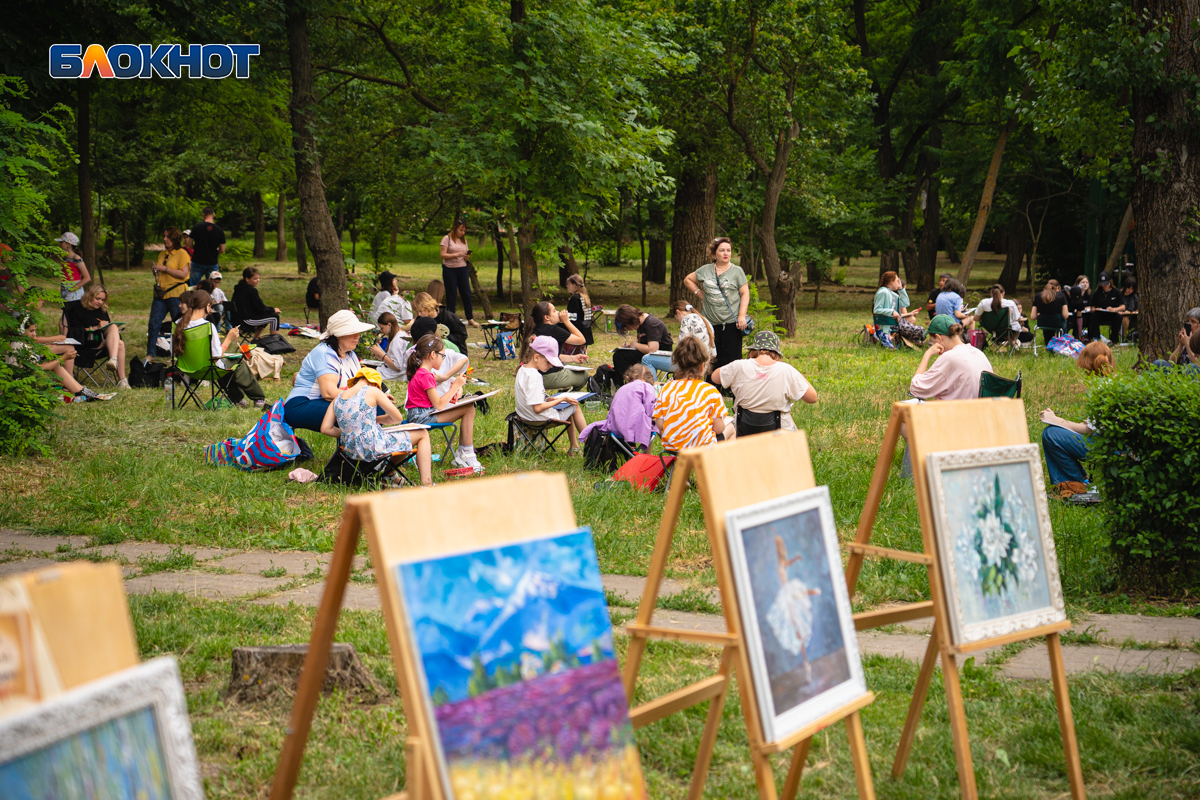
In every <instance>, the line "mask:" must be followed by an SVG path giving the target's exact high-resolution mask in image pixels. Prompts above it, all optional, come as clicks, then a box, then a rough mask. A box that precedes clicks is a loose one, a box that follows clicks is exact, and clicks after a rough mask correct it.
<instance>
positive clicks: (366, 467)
mask: <svg viewBox="0 0 1200 800" xmlns="http://www.w3.org/2000/svg"><path fill="white" fill-rule="evenodd" d="M416 455H417V452H416V451H415V450H410V451H401V452H398V453H392V454H391V455H390V456H385V457H384V458H376V459H372V460H369V461H358V460H355V459H353V458H350V456H348V455H346V448H345V447H344V446H342V445H341V444H339V445H338V447H337V450H336V451H334V454H333V455H332V456H331V457H330V459H329V461H328V463H326V464H325V469H323V470H321V477H320V480H321V481H323V482H325V483H340V484H342V485H344V486H354V487H358V486H366V487H367V488H369V489H378V488H380V487H382V486H383V485H384V484H386V483H388V482H389V481H390V480H391V479H392V478H395V479H397V480H398V481H399V482H400V483H401V484H404V485H406V486H415V485H416V484H414V483H413V481H412V478H410V477H409V476H408V475H406V474H405V473H404V470H403V467H404V466H405V465H406V464H408V463H409V462H411V461H412V460H413V459H414V458H415V457H416Z"/></svg>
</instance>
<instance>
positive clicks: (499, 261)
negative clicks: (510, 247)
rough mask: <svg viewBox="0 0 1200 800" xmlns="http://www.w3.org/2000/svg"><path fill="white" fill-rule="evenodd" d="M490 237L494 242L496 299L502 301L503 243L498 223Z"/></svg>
mask: <svg viewBox="0 0 1200 800" xmlns="http://www.w3.org/2000/svg"><path fill="white" fill-rule="evenodd" d="M492 237H493V238H495V240H496V299H497V300H503V299H504V259H505V256H506V254H505V251H504V242H503V240H501V238H500V223H499V222H497V223H496V227H495V228H493V229H492Z"/></svg>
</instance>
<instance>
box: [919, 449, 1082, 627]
mask: <svg viewBox="0 0 1200 800" xmlns="http://www.w3.org/2000/svg"><path fill="white" fill-rule="evenodd" d="M928 467H929V468H928V476H929V492H930V500H931V506H932V510H933V517H934V529H935V534H936V536H935V539H936V545H937V558H938V565H939V566H940V568H941V572H942V586H943V587H944V591H945V594H946V607H947V611H948V614H947V616H948V617H949V626H948V627H949V636H950V642H951V643H952V644H954V645H963V644H973V643H976V642H981V641H986V640H988V639H993V638H997V637H1000V636H1007V635H1010V634H1013V633H1019V632H1020V631H1025V630H1032V629H1035V628H1039V627H1041V626H1044V625H1049V624H1052V623H1055V622H1061V621H1064V620H1066V618H1067V615H1066V608H1065V605H1064V603H1063V593H1062V583H1061V581H1060V579H1059V574H1058V556H1057V553H1056V551H1055V547H1054V534H1053V531H1052V530H1051V527H1050V510H1049V506H1048V503H1047V501H1046V488H1045V487H1046V484H1045V479H1044V478H1043V476H1042V459H1041V453H1040V452H1039V449H1038V446H1037V445H1036V444H1026V445H1010V446H1006V447H985V448H980V449H976V450H961V451H952V452H942V453H930V454H929V456H928ZM997 487H998V488H997ZM997 493H998V494H999V497H998V498H997Z"/></svg>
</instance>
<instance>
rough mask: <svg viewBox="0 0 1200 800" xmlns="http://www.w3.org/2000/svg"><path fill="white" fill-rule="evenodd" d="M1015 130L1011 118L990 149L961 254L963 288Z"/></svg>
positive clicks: (1014, 121) (968, 277) (960, 277)
mask: <svg viewBox="0 0 1200 800" xmlns="http://www.w3.org/2000/svg"><path fill="white" fill-rule="evenodd" d="M1016 128H1017V119H1016V118H1013V119H1010V120H1009V121H1008V123H1007V124H1006V125H1005V126H1004V127H1003V128H1002V129H1001V130H1000V136H999V137H998V138H997V139H996V146H995V148H993V149H992V163H991V164H989V165H988V171H987V178H985V179H984V181H983V194H982V195H980V197H979V213H978V214H976V215H975V226H974V227H973V228H971V238H970V240H969V241H968V242H967V251H966V252H965V253H963V259H962V264H961V265H960V266H959V268H958V279H959V281H961V282H962V284H963V286H966V285H967V281H968V280H969V279H970V277H971V268H972V267H973V266H975V255H976V253H978V252H979V243H980V242H981V241H983V231H984V229H985V228H987V221H988V215H989V214H990V213H991V211H992V197H993V196H994V195H995V194H996V179H997V178H998V177H999V176H1000V164H1001V163H1002V162H1003V161H1004V148H1005V147H1007V146H1008V137H1010V136H1012V132H1013V131H1014V130H1016Z"/></svg>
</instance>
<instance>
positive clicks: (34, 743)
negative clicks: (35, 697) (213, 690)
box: [0, 656, 204, 800]
mask: <svg viewBox="0 0 1200 800" xmlns="http://www.w3.org/2000/svg"><path fill="white" fill-rule="evenodd" d="M150 720H152V722H150ZM118 725H120V726H124V727H123V728H122V729H121V731H120V732H119V733H113V731H114V730H116V728H115V727H114V726H118ZM131 731H132V732H133V733H137V734H142V735H141V736H140V737H139V738H122V739H121V741H122V744H124V745H125V747H124V748H123V752H122V757H135V756H137V755H138V754H135V753H133V752H132V751H133V750H134V749H136V746H137V745H138V744H143V745H148V746H149V747H150V748H151V752H149V753H145V754H140V755H144V756H146V757H147V759H148V760H147V761H145V762H139V763H130V764H128V765H122V767H124V768H127V770H128V772H129V773H131V774H132V773H137V774H138V775H139V777H140V778H145V777H146V776H145V775H144V772H145V770H144V769H142V770H139V768H138V767H139V764H142V765H143V766H144V765H145V764H148V763H150V762H154V761H157V762H159V763H158V764H155V765H154V766H155V767H159V766H161V771H159V772H157V773H155V774H153V776H152V778H151V780H150V782H151V784H152V785H151V786H150V787H149V790H148V791H147V796H148V797H150V798H151V800H154V798H156V797H160V796H162V795H163V794H164V793H165V798H164V800H204V787H203V783H202V782H201V778H200V769H199V762H198V761H197V759H196V749H195V744H194V742H193V740H192V726H191V723H190V722H189V720H188V711H187V699H186V698H185V696H184V693H183V682H182V679H181V678H180V674H179V666H178V665H177V664H176V662H175V659H174V658H171V657H169V656H167V657H163V658H156V659H154V660H152V661H147V662H146V663H144V664H139V665H138V666H136V667H130V668H129V669H126V670H122V671H120V672H117V673H114V674H113V675H109V676H107V677H104V678H100V679H98V680H95V681H92V682H90V683H86V684H84V685H83V686H79V687H77V688H75V689H72V690H71V691H69V692H67V693H65V694H62V695H60V696H58V697H56V698H54V699H53V700H48V701H46V702H44V703H41V704H39V705H36V706H33V707H32V708H28V709H25V710H23V711H20V712H18V713H15V714H13V715H11V716H8V717H4V718H3V719H0V783H4V778H5V777H6V776H5V774H4V773H5V770H8V771H9V773H8V776H7V777H9V778H18V777H20V778H22V779H28V780H32V781H37V780H38V778H39V775H40V769H41V767H42V766H44V765H48V764H49V763H51V762H54V761H56V760H57V761H58V764H57V766H58V770H57V772H58V773H59V775H60V776H61V775H62V774H79V776H80V777H81V778H82V777H84V776H83V774H82V773H83V772H85V771H88V770H89V769H90V770H96V771H98V770H100V769H101V767H100V765H99V764H97V763H95V762H91V761H87V760H86V759H87V758H88V755H89V747H88V746H87V743H88V742H91V741H101V737H102V736H121V737H124V736H125V735H126V734H129V733H130V732H131ZM72 742H74V743H75V745H76V746H75V747H73V748H71V750H70V757H73V758H80V759H84V761H83V762H81V768H67V769H64V768H63V765H62V763H61V759H63V758H64V757H67V756H64V755H63V753H62V752H61V751H56V750H54V749H53V748H56V747H59V746H62V745H65V744H67V743H72ZM112 760H113V759H107V761H106V764H105V766H107V763H108V762H111V761H112ZM84 764H86V765H87V766H83V765H84ZM87 777H88V778H89V779H96V778H97V775H96V774H94V772H93V773H92V774H89V775H87ZM25 785H27V786H28V783H25ZM17 800H20V798H17Z"/></svg>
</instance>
